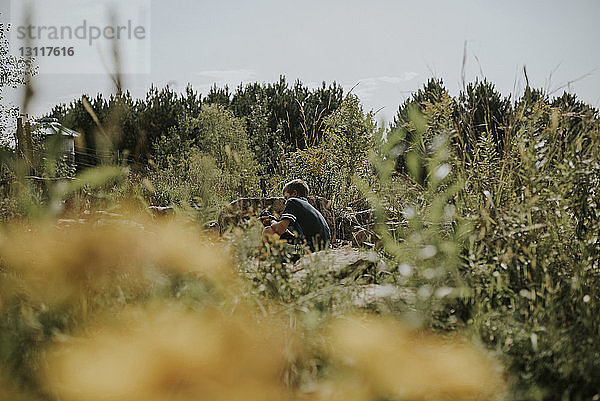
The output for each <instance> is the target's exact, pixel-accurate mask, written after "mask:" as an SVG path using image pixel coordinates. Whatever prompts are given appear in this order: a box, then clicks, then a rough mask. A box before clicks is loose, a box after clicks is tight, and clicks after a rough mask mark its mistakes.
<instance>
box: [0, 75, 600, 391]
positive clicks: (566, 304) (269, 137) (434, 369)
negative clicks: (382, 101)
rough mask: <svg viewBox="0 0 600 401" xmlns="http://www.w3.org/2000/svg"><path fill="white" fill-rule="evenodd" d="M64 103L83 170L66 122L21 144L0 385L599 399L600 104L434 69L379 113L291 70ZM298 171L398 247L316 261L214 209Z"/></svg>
mask: <svg viewBox="0 0 600 401" xmlns="http://www.w3.org/2000/svg"><path fill="white" fill-rule="evenodd" d="M7 65H8V64H7ZM15 68H17V67H15V66H14V65H13V67H12V71H15ZM3 71H4V70H3ZM2 82H8V81H5V80H3V81H2ZM19 83H26V82H25V81H23V82H19ZM48 117H53V118H57V119H58V121H59V122H60V123H62V124H63V125H64V126H66V127H68V128H71V129H74V130H76V131H78V132H79V133H80V134H81V135H80V138H78V140H77V142H76V166H75V167H76V168H75V169H73V168H65V167H64V163H65V161H64V160H62V158H61V154H60V147H59V146H56V143H55V142H53V140H54V141H56V140H58V139H56V138H55V139H52V138H50V140H49V141H45V142H44V141H43V140H42V138H38V139H35V138H34V139H35V143H36V145H35V147H34V150H35V152H37V153H36V154H38V155H39V157H37V158H35V159H34V160H30V159H28V158H27V157H25V155H23V154H22V153H20V152H19V151H17V150H16V149H15V148H14V146H13V145H11V143H10V141H5V142H4V143H5V144H4V146H3V149H2V155H1V163H2V166H1V174H2V176H1V180H2V185H1V187H0V192H1V193H0V195H1V197H0V214H1V218H2V224H1V226H0V382H1V383H2V384H1V385H0V399H7V400H9V399H10V400H57V401H58V400H83V401H85V400H90V401H95V400H98V401H100V400H196V399H205V400H278V399H282V400H283V399H285V400H484V399H486V400H514V399H518V400H521V399H522V400H555V399H556V400H591V399H593V400H597V399H599V397H600V387H599V383H600V320H599V319H598V316H600V292H599V291H600V265H599V260H600V239H599V235H598V234H599V233H600V206H599V202H600V174H599V172H600V138H599V131H600V121H599V115H598V111H597V110H595V109H594V108H592V107H590V106H589V105H587V104H585V103H583V102H581V101H579V100H578V99H577V98H576V96H575V95H573V94H569V93H564V94H563V95H562V96H559V97H554V98H551V97H550V96H548V95H547V94H546V93H545V92H544V91H543V90H539V89H535V88H531V87H527V88H526V89H525V90H524V93H523V94H522V95H521V97H520V98H518V99H509V98H506V97H504V96H503V95H502V94H500V93H499V92H498V91H497V90H496V89H495V88H494V85H493V84H492V83H491V82H488V81H486V80H483V81H475V82H472V83H470V84H468V85H467V86H466V88H465V90H464V91H462V92H461V93H460V94H459V95H458V96H451V95H450V94H449V93H448V91H447V90H446V89H445V87H444V83H443V82H442V81H441V80H436V79H431V80H429V81H428V82H427V83H425V85H424V86H423V88H422V89H421V90H419V91H418V92H416V93H414V94H413V95H412V96H411V97H410V98H408V99H407V100H406V101H405V102H404V103H403V104H402V105H401V106H400V107H399V110H398V112H397V114H396V117H395V118H394V121H393V122H392V123H391V124H390V125H389V126H381V125H380V124H378V123H377V122H376V120H375V116H374V114H373V113H372V112H369V111H366V110H364V108H363V106H362V105H361V103H360V99H359V98H358V97H356V96H355V95H353V94H352V93H351V92H346V91H345V90H344V89H343V88H342V87H340V86H339V85H337V84H336V83H332V84H329V85H328V84H326V83H323V85H322V86H320V87H317V88H309V87H307V86H305V85H304V84H302V83H301V82H295V83H293V84H290V83H288V82H287V81H286V79H285V78H284V77H281V79H280V80H279V81H277V82H274V83H254V84H247V85H240V86H239V87H238V88H236V89H235V90H234V91H230V90H229V88H218V87H213V88H212V89H211V90H210V92H209V93H207V94H205V95H202V94H199V93H197V92H196V91H195V90H194V89H193V88H192V87H191V86H190V87H188V88H187V89H186V90H185V92H184V93H177V92H176V91H174V90H173V89H171V88H169V87H165V88H156V87H153V88H151V89H150V90H149V91H148V93H147V95H146V97H145V98H143V99H134V98H133V97H132V96H131V95H130V94H129V93H128V92H127V91H122V90H117V91H115V94H113V95H111V96H110V97H109V98H105V97H103V96H101V95H97V96H95V97H94V96H90V95H88V94H83V95H82V97H81V98H79V99H76V100H74V101H73V102H72V103H70V104H61V105H57V106H56V107H55V108H54V109H53V110H52V111H50V112H49V114H48ZM35 160H37V162H34V161H35ZM292 178H303V179H305V180H306V181H307V182H308V184H309V186H310V187H311V189H312V191H313V193H314V194H315V195H319V196H322V197H324V198H326V199H328V200H329V201H330V203H329V206H330V208H331V210H332V213H333V214H334V215H335V216H342V215H343V214H344V213H348V212H359V211H368V214H369V215H370V216H371V220H369V221H368V223H365V224H364V225H363V226H361V227H359V228H360V229H361V230H363V231H364V232H367V233H368V234H369V236H368V240H367V241H363V242H361V243H360V247H361V252H362V251H364V252H367V249H368V250H369V251H370V252H371V253H373V252H374V253H375V254H376V255H377V258H378V260H379V261H378V262H377V263H374V264H373V265H370V266H369V267H364V266H363V267H359V268H357V269H355V270H354V273H353V274H351V275H347V276H346V277H345V278H340V277H337V276H335V275H332V274H330V272H329V271H328V263H329V262H328V259H327V257H326V255H325V256H323V255H321V256H319V255H310V256H304V258H307V257H308V258H312V259H308V260H309V263H306V264H305V265H304V267H303V270H302V274H300V275H299V274H298V272H297V271H294V266H297V265H294V263H293V260H295V259H296V258H297V257H298V256H302V255H303V254H304V253H305V251H304V250H299V249H297V248H294V247H291V246H289V245H287V244H285V243H282V242H279V241H273V242H264V241H263V239H262V238H261V225H260V222H259V220H258V218H257V217H256V216H251V217H250V218H249V219H246V220H244V221H242V222H240V224H236V225H229V226H221V227H217V229H215V225H216V224H217V222H218V221H219V214H220V213H221V210H223V207H224V206H225V205H226V204H227V203H229V202H230V201H233V200H235V199H237V198H241V197H269V196H281V189H282V184H283V183H284V182H286V181H287V180H290V179H292ZM151 206H152V207H163V208H164V207H169V208H168V209H160V210H162V211H163V212H164V213H161V214H157V213H156V210H157V208H151ZM334 245H335V246H336V247H342V246H346V247H349V246H350V244H349V243H343V241H338V242H336V243H335V244H334ZM298 253H300V255H298ZM369 285H370V286H377V287H376V288H380V289H381V288H385V289H386V290H387V291H388V292H389V293H401V294H405V295H404V296H398V297H394V296H389V297H386V296H383V297H379V298H377V299H376V300H374V301H369V302H360V299H357V296H356V293H357V291H358V290H360V289H361V288H365V286H369ZM373 288H375V287H373ZM394 291H396V292H394Z"/></svg>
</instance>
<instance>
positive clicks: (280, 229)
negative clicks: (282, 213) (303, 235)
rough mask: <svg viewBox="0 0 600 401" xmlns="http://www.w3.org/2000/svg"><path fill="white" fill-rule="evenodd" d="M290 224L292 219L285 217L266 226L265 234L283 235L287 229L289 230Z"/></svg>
mask: <svg viewBox="0 0 600 401" xmlns="http://www.w3.org/2000/svg"><path fill="white" fill-rule="evenodd" d="M289 225H290V221H289V220H287V219H283V220H281V221H278V222H276V223H273V224H271V225H270V226H268V227H265V229H264V230H263V234H264V235H273V234H279V235H281V234H283V233H284V232H285V230H287V228H288V226H289Z"/></svg>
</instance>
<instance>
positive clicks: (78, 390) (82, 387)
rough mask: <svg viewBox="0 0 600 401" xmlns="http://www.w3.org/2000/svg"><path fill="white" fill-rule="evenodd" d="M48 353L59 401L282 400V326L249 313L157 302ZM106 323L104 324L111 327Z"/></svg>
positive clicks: (51, 383) (49, 380) (51, 381)
mask: <svg viewBox="0 0 600 401" xmlns="http://www.w3.org/2000/svg"><path fill="white" fill-rule="evenodd" d="M130 312H134V313H129V314H128V316H130V320H128V321H127V322H126V323H122V324H120V325H116V326H115V327H107V328H106V327H105V328H104V329H102V330H101V331H100V332H99V333H97V334H96V335H95V336H93V337H91V338H88V339H85V340H78V341H73V342H70V343H66V344H60V345H58V346H56V347H54V348H53V349H52V350H51V351H50V352H49V358H48V369H47V375H46V380H47V383H48V387H49V389H50V390H51V391H52V392H54V393H55V394H56V395H58V397H59V399H61V400H65V401H68V400H78V401H101V400H131V401H135V400H140V401H152V400H157V401H158V400H215V401H218V400H265V401H267V400H283V399H287V398H289V397H288V393H287V390H286V389H285V387H284V386H283V381H282V380H281V376H282V372H283V370H284V368H285V366H286V362H287V360H286V353H285V349H286V345H285V344H286V335H285V334H286V331H285V329H284V327H283V326H282V325H280V324H279V323H278V322H275V321H268V322H266V321H264V322H262V325H258V324H257V321H254V320H252V318H251V316H252V314H239V315H238V314H234V315H231V316H227V315H225V314H223V313H222V312H220V311H218V310H216V309H209V310H205V311H202V312H190V311H183V310H181V309H180V308H174V307H161V308H159V309H156V310H152V309H150V310H145V311H130ZM109 326H110V325H109Z"/></svg>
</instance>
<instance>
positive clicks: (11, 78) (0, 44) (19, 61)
mask: <svg viewBox="0 0 600 401" xmlns="http://www.w3.org/2000/svg"><path fill="white" fill-rule="evenodd" d="M9 28H10V26H9V25H7V26H5V24H3V23H0V135H1V137H0V138H1V139H0V145H2V146H8V145H10V143H11V142H12V138H11V137H10V135H9V133H8V130H9V126H10V125H11V122H12V120H13V118H14V117H15V116H16V115H18V108H16V107H15V106H13V105H10V104H8V105H7V104H6V102H5V101H4V98H5V94H4V90H5V88H13V89H16V88H18V87H19V86H20V85H26V84H27V83H28V82H29V79H30V78H31V76H32V75H33V74H35V73H36V70H35V69H34V67H33V59H31V58H24V57H17V56H15V55H13V54H11V53H10V44H9V42H8V38H7V36H8V30H9Z"/></svg>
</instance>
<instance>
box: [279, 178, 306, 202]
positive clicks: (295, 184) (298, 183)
mask: <svg viewBox="0 0 600 401" xmlns="http://www.w3.org/2000/svg"><path fill="white" fill-rule="evenodd" d="M294 191H296V192H297V193H298V196H299V197H301V198H306V197H307V196H308V193H309V192H310V191H309V189H308V184H306V182H304V181H303V180H292V181H290V182H288V183H287V184H285V186H284V187H283V193H286V192H287V193H288V194H290V195H291V194H292V192H294Z"/></svg>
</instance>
